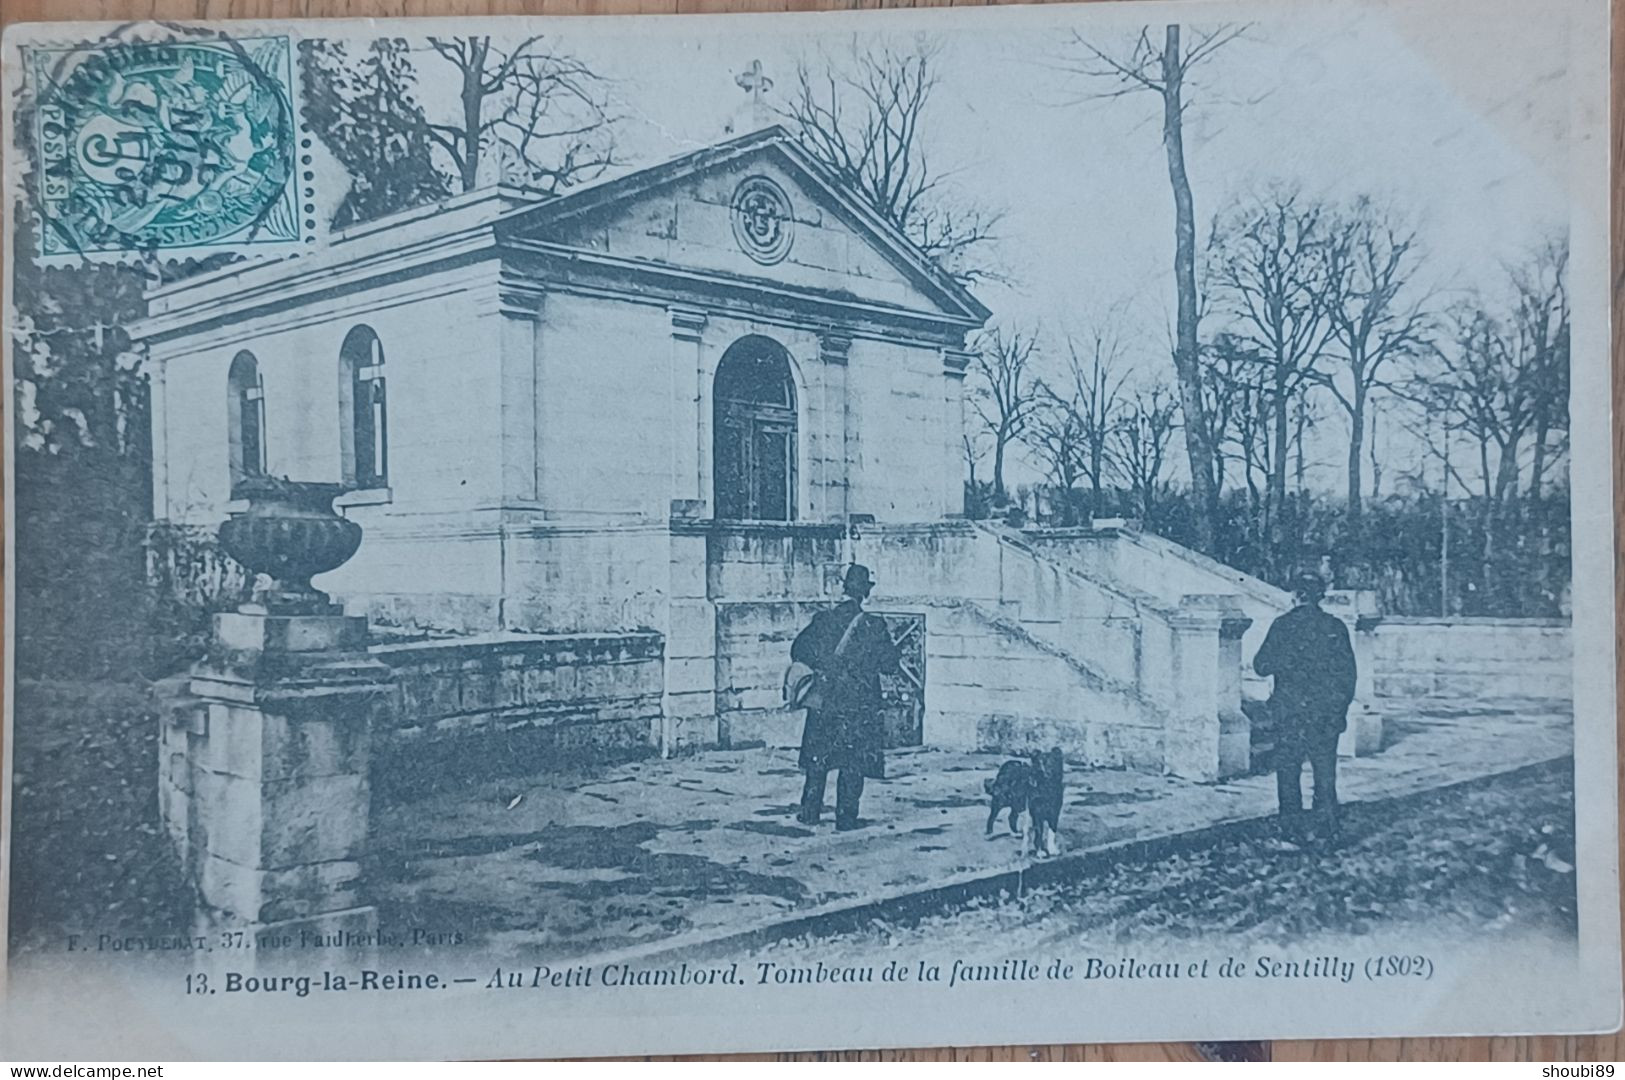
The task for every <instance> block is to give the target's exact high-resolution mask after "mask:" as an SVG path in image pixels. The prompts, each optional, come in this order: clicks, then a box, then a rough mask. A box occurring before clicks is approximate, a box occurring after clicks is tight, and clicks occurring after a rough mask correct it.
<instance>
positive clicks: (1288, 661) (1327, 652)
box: [1253, 574, 1355, 847]
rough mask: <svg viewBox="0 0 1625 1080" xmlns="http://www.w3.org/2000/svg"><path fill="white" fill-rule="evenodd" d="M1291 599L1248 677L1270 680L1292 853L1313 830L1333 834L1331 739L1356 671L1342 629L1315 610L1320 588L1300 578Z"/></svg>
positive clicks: (1339, 727) (1278, 779)
mask: <svg viewBox="0 0 1625 1080" xmlns="http://www.w3.org/2000/svg"><path fill="white" fill-rule="evenodd" d="M1292 591H1293V594H1294V595H1293V598H1294V600H1295V601H1296V603H1295V606H1294V607H1293V608H1292V610H1291V611H1288V612H1287V613H1286V614H1284V615H1282V616H1280V617H1279V618H1277V619H1276V620H1275V621H1274V622H1273V623H1271V624H1270V629H1269V633H1268V634H1266V635H1265V637H1264V644H1263V645H1261V646H1260V647H1259V649H1258V655H1257V656H1256V657H1254V658H1253V670H1254V671H1256V672H1258V673H1259V674H1260V675H1268V676H1273V677H1274V679H1275V685H1274V689H1273V690H1272V691H1271V693H1270V716H1271V718H1272V719H1273V720H1274V722H1275V790H1276V794H1277V795H1278V796H1279V798H1280V806H1281V817H1280V826H1281V841H1282V843H1283V845H1285V846H1293V847H1295V846H1297V845H1299V844H1301V843H1303V842H1304V841H1305V840H1307V839H1308V837H1309V832H1310V828H1309V826H1312V825H1316V824H1318V825H1319V826H1320V831H1321V833H1322V835H1324V836H1325V837H1326V838H1327V839H1330V838H1332V837H1334V836H1335V835H1336V834H1337V827H1338V820H1337V817H1338V815H1337V738H1338V736H1339V735H1341V734H1342V733H1343V729H1344V727H1346V726H1347V724H1348V708H1349V704H1350V703H1351V702H1353V700H1354V679H1355V668H1354V646H1353V645H1352V643H1351V642H1350V641H1349V632H1348V627H1346V626H1344V625H1343V621H1342V620H1341V619H1339V618H1338V617H1337V616H1335V615H1330V614H1328V613H1326V612H1325V611H1322V610H1321V608H1320V601H1321V598H1322V597H1323V596H1325V595H1326V585H1325V583H1324V582H1323V581H1322V580H1321V579H1320V578H1319V577H1317V576H1315V575H1312V574H1305V575H1303V576H1302V577H1300V578H1299V579H1298V580H1297V581H1296V582H1295V583H1294V585H1293V590H1292ZM1305 761H1307V762H1309V767H1310V769H1311V770H1312V771H1313V772H1314V777H1315V794H1314V810H1313V812H1312V814H1310V815H1306V814H1305V813H1304V808H1303V787H1302V783H1303V780H1302V778H1303V763H1304V762H1305ZM1306 817H1308V818H1309V820H1307V821H1306V820H1305V819H1306Z"/></svg>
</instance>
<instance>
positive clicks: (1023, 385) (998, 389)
mask: <svg viewBox="0 0 1625 1080" xmlns="http://www.w3.org/2000/svg"><path fill="white" fill-rule="evenodd" d="M1037 344H1038V343H1037V340H1036V338H1035V337H1034V336H1033V335H1032V334H1031V333H1023V332H1022V331H1020V330H1012V331H1009V332H1006V331H1005V330H1003V329H1002V328H1000V327H993V328H991V329H989V330H986V331H983V333H982V334H981V335H980V336H979V337H978V338H977V341H976V348H975V350H974V357H975V359H974V361H973V365H972V366H973V370H974V371H975V375H976V381H975V384H974V385H973V388H972V393H971V405H972V407H973V408H975V409H976V414H977V416H979V417H980V418H981V420H982V423H983V425H984V426H985V427H986V429H987V431H988V434H990V435H991V436H992V438H993V499H994V502H996V503H1001V504H1002V503H1003V502H1005V501H1006V499H1007V498H1008V496H1007V494H1006V491H1005V486H1004V463H1005V454H1006V452H1007V451H1008V450H1009V448H1010V444H1011V443H1013V442H1015V441H1016V440H1017V439H1019V438H1020V437H1021V435H1022V433H1023V432H1025V431H1026V430H1027V424H1028V423H1029V421H1030V420H1031V419H1032V415H1033V410H1034V409H1036V408H1037V407H1038V404H1039V401H1040V400H1041V399H1040V397H1039V393H1038V391H1039V380H1038V378H1037V376H1036V375H1035V374H1034V373H1033V371H1032V370H1031V368H1030V366H1029V365H1030V364H1031V362H1032V359H1033V354H1034V352H1035V350H1036V349H1037Z"/></svg>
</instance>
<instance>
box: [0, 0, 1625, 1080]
mask: <svg viewBox="0 0 1625 1080" xmlns="http://www.w3.org/2000/svg"><path fill="white" fill-rule="evenodd" d="M986 2H993V3H998V2H1000V0H904V2H890V0H886V2H879V0H844V2H843V0H530V2H524V0H507V2H504V0H0V26H3V25H5V24H9V23H13V22H39V21H47V20H64V19H82V20H111V21H119V22H123V21H129V20H138V19H278V18H286V19H294V18H299V19H304V18H322V17H379V18H384V17H391V16H394V17H409V16H429V15H625V14H639V13H646V14H673V13H677V14H688V13H702V12H727V11H750V12H763V11H824V10H855V9H866V8H881V7H885V8H892V7H920V8H925V7H966V6H972V5H977V6H980V5H981V4H983V3H986ZM1303 2H1305V3H1308V2H1310V0H1303ZM1530 2H1531V3H1538V0H1530ZM1612 6H1613V15H1614V22H1613V30H1612V36H1613V77H1612V83H1613V91H1612V94H1611V97H1612V100H1613V102H1614V105H1615V113H1614V115H1613V117H1612V125H1613V130H1612V136H1611V140H1610V142H1611V145H1612V148H1613V155H1612V161H1613V166H1612V167H1613V181H1614V182H1613V186H1612V193H1611V202H1612V211H1613V212H1612V218H1611V220H1612V222H1613V224H1612V233H1613V236H1612V244H1611V245H1610V246H1611V250H1612V253H1613V263H1612V265H1613V271H1612V276H1611V280H1612V282H1613V312H1614V324H1613V356H1614V359H1615V363H1614V380H1613V402H1614V414H1615V415H1616V416H1618V415H1619V414H1620V413H1621V412H1622V411H1625V377H1622V375H1621V372H1620V365H1619V362H1618V360H1619V357H1620V356H1621V354H1622V346H1625V332H1622V330H1621V325H1622V322H1625V318H1622V312H1625V309H1622V307H1621V299H1622V297H1625V258H1622V253H1625V229H1622V227H1621V224H1620V223H1621V220H1622V218H1625V185H1622V184H1621V183H1620V175H1619V162H1620V159H1621V155H1622V152H1625V123H1622V118H1621V111H1622V110H1621V108H1620V105H1621V90H1622V88H1625V82H1622V80H1621V69H1622V67H1625V32H1622V30H1621V27H1622V26H1625V20H1622V14H1625V0H1612ZM9 150H10V148H9V147H6V148H4V151H0V152H9ZM9 450H10V439H9V437H8V438H7V439H5V440H4V441H3V442H0V454H3V453H7V452H9ZM1622 463H1625V438H1622V437H1621V431H1620V428H1619V425H1618V423H1617V422H1616V424H1615V430H1614V469H1615V472H1616V474H1617V473H1619V472H1620V471H1621V467H1622ZM1622 519H1625V499H1622V498H1621V495H1620V489H1619V487H1618V486H1617V485H1616V489H1615V493H1614V520H1615V523H1616V524H1615V528H1616V530H1618V528H1619V523H1620V522H1621V521H1622ZM1619 550H1620V549H1619V545H1618V544H1617V542H1616V545H1615V558H1614V562H1615V567H1616V570H1615V576H1616V578H1617V579H1618V580H1619V581H1621V582H1625V563H1622V562H1621V560H1620V558H1619ZM1616 606H1617V605H1616ZM1614 636H1615V641H1616V646H1617V647H1616V653H1617V655H1618V656H1620V657H1625V637H1622V634H1621V632H1620V622H1619V617H1618V613H1617V611H1616V615H1615V633H1614ZM1617 684H1618V679H1617V677H1616V685H1617ZM1622 734H1625V732H1622ZM0 764H3V763H0ZM1619 772H1620V774H1621V779H1622V780H1625V769H1620V770H1619ZM1622 833H1625V829H1622ZM1621 861H1622V863H1625V858H1622V860H1621ZM1264 1052H1265V1053H1266V1054H1267V1055H1269V1056H1270V1057H1271V1058H1273V1059H1274V1060H1276V1061H1394V1060H1422V1061H1429V1060H1431V1061H1486V1060H1488V1061H1619V1060H1625V1037H1622V1036H1621V1035H1619V1034H1614V1035H1598V1036H1585V1037H1573V1036H1569V1037H1557V1036H1535V1037H1519V1038H1477V1039H1338V1040H1319V1041H1309V1040H1303V1041H1292V1042H1276V1043H1273V1044H1265V1046H1264ZM776 1058H787V1059H792V1060H795V1059H800V1060H822V1059H827V1058H840V1059H852V1060H874V1059H881V1060H905V1061H964V1060H971V1061H985V1060H994V1061H1004V1060H1015V1061H1027V1060H1048V1061H1063V1060H1064V1061H1169V1060H1172V1061H1199V1060H1203V1057H1202V1054H1201V1053H1200V1052H1199V1050H1198V1048H1197V1047H1196V1046H1195V1045H1194V1044H1191V1043H1141V1044H1128V1043H1125V1044H1105V1045H1093V1044H1088V1045H1085V1044H1054V1045H1047V1046H994V1047H979V1048H974V1049H955V1048H920V1049H914V1050H888V1051H868V1052H840V1053H820V1054H779V1055H774V1054H765V1055H750V1056H746V1057H744V1058H742V1060H773V1059H776ZM699 1060H706V1059H704V1058H701V1059H699Z"/></svg>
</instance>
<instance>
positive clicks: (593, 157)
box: [427, 34, 618, 194]
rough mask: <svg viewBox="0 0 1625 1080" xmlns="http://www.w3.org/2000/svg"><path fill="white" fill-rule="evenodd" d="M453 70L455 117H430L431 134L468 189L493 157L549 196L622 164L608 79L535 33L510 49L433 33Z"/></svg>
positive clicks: (435, 46)
mask: <svg viewBox="0 0 1625 1080" xmlns="http://www.w3.org/2000/svg"><path fill="white" fill-rule="evenodd" d="M429 47H430V48H431V49H432V50H433V52H434V53H435V55H437V56H439V57H440V58H441V59H442V60H444V61H445V62H446V63H447V64H449V65H451V67H452V68H453V69H454V71H455V72H456V76H457V83H458V92H457V99H458V100H457V109H456V113H455V116H454V118H453V119H451V120H450V121H449V122H445V123H441V122H437V121H433V120H431V121H429V122H428V125H427V134H428V137H429V139H430V140H431V141H432V142H433V143H434V144H435V145H436V146H438V147H439V148H440V149H441V150H443V151H444V152H445V153H446V156H447V157H449V158H450V159H451V163H452V167H453V169H454V171H455V172H456V174H457V181H458V183H459V184H460V185H461V189H462V190H463V191H472V190H473V189H474V188H475V187H477V186H479V185H480V184H481V183H482V182H483V176H482V172H481V164H482V162H486V161H487V160H488V159H489V157H490V155H495V162H496V164H497V166H498V168H499V171H500V173H499V174H500V176H501V178H502V179H503V180H508V181H511V182H515V183H520V184H523V185H525V186H527V187H532V188H535V189H537V190H539V191H543V192H546V193H548V194H552V193H554V192H556V191H559V190H561V189H563V188H567V187H569V186H570V185H572V184H575V183H578V182H580V181H582V180H590V179H592V178H593V177H596V176H598V175H599V174H601V173H602V172H603V171H604V170H605V169H607V168H609V167H610V166H611V165H614V164H617V163H618V162H617V159H616V156H615V141H614V117H613V116H612V115H611V114H610V110H609V104H608V99H607V95H606V93H605V89H606V88H605V83H604V80H603V79H602V78H601V77H600V76H599V75H597V74H596V73H594V72H593V70H592V69H591V68H589V67H588V66H587V65H586V64H585V63H583V62H582V61H581V60H578V59H577V58H575V57H573V56H571V55H569V54H568V53H565V52H561V51H559V50H557V49H555V48H553V47H552V46H551V44H550V43H548V42H547V41H546V40H545V39H544V38H543V37H542V35H539V34H538V35H532V36H531V37H527V38H525V39H524V40H523V41H521V42H519V44H518V45H516V46H515V47H514V48H512V49H504V48H502V47H501V46H500V45H497V44H493V43H492V40H491V38H490V36H489V35H487V36H481V37H451V38H440V37H431V38H429Z"/></svg>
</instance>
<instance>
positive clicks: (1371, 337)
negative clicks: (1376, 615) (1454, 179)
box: [1309, 198, 1433, 529]
mask: <svg viewBox="0 0 1625 1080" xmlns="http://www.w3.org/2000/svg"><path fill="white" fill-rule="evenodd" d="M1329 231H1330V234H1331V235H1330V237H1329V239H1328V242H1327V244H1326V248H1325V251H1326V257H1325V264H1326V278H1325V284H1326V305H1325V311H1326V317H1327V320H1328V321H1329V323H1330V325H1331V334H1332V340H1333V342H1334V344H1335V346H1336V348H1337V350H1338V352H1339V354H1340V355H1339V357H1338V359H1339V360H1340V361H1341V363H1340V365H1339V368H1338V370H1337V371H1336V372H1335V373H1334V372H1330V371H1315V370H1311V371H1310V372H1309V375H1310V377H1312V378H1313V379H1315V380H1316V381H1317V382H1318V383H1319V384H1320V385H1322V386H1324V387H1326V388H1327V389H1328V390H1330V391H1331V394H1332V397H1334V398H1335V399H1336V400H1337V403H1338V404H1339V405H1341V406H1342V407H1343V411H1344V412H1345V413H1347V414H1348V423H1349V446H1348V488H1347V491H1348V518H1349V525H1350V527H1351V529H1353V528H1356V527H1358V525H1359V522H1360V509H1361V490H1360V489H1361V469H1362V464H1361V458H1360V454H1361V451H1362V449H1363V446H1364V441H1365V431H1366V417H1367V409H1366V403H1367V401H1368V400H1369V398H1370V396H1371V393H1372V391H1373V390H1375V389H1376V388H1378V387H1379V386H1381V385H1382V382H1383V379H1384V378H1385V376H1386V374H1387V370H1388V369H1389V368H1390V367H1391V365H1392V363H1393V361H1395V360H1397V359H1401V358H1404V357H1407V356H1412V355H1415V354H1417V353H1418V352H1420V351H1421V350H1423V349H1425V348H1426V347H1427V345H1428V342H1429V340H1430V338H1431V335H1432V332H1433V316H1432V315H1431V314H1430V313H1429V311H1428V310H1427V304H1428V302H1429V300H1430V296H1429V295H1428V294H1425V293H1420V292H1418V291H1417V290H1416V289H1415V287H1414V285H1413V282H1414V280H1415V276H1416V271H1417V269H1418V260H1419V258H1420V251H1419V249H1418V248H1417V245H1416V234H1415V232H1414V231H1412V230H1410V229H1408V228H1406V227H1404V226H1403V225H1401V224H1399V223H1398V221H1397V220H1396V219H1395V217H1394V215H1393V214H1392V213H1390V212H1389V211H1387V210H1385V209H1383V208H1381V207H1378V206H1376V205H1375V204H1374V203H1372V201H1371V200H1370V199H1366V198H1361V199H1358V200H1356V201H1355V203H1354V204H1353V205H1352V206H1351V207H1350V208H1349V209H1348V210H1347V211H1346V212H1345V213H1344V214H1343V215H1342V216H1341V220H1339V221H1337V222H1336V223H1335V224H1334V225H1333V226H1332V227H1331V228H1330V230H1329ZM1373 421H1374V418H1373ZM1375 452H1376V444H1375V442H1374V441H1373V443H1372V453H1373V454H1375Z"/></svg>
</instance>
